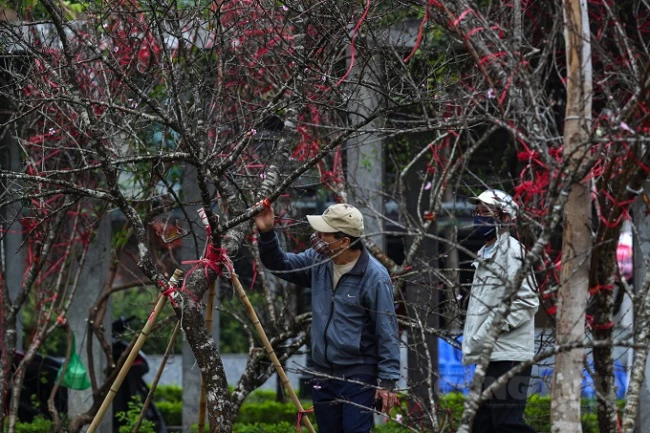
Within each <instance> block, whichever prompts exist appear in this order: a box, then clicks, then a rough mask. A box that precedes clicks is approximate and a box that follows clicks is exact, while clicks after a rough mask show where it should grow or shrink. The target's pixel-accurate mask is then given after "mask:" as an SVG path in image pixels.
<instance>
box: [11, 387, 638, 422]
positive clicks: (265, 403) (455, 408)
mask: <svg viewBox="0 0 650 433" xmlns="http://www.w3.org/2000/svg"><path fill="white" fill-rule="evenodd" d="M155 400H156V405H157V406H158V409H159V410H160V412H161V414H162V416H163V418H164V419H165V422H166V423H167V425H168V426H177V425H181V415H182V407H183V403H182V389H181V388H180V387H178V386H160V387H158V389H156V393H155ZM310 404H311V403H309V402H305V403H304V404H303V405H304V406H305V407H308V406H310ZM464 404H465V396H464V395H463V394H461V393H450V394H446V395H443V396H441V397H440V408H441V410H440V413H441V414H444V413H449V414H451V418H452V422H453V425H454V428H456V427H458V422H459V421H460V418H461V415H462V413H463V405H464ZM624 404H625V401H623V400H621V401H619V402H618V405H619V408H622V407H623V406H624ZM397 411H401V412H402V414H403V415H405V418H406V415H407V414H408V408H406V407H405V405H404V406H403V407H402V408H399V409H396V410H395V413H397ZM550 413H551V399H550V397H548V396H539V395H532V396H531V397H530V398H529V399H528V405H527V407H526V412H525V418H526V420H527V421H528V423H529V424H530V425H531V426H532V427H533V428H534V429H535V431H536V432H539V433H547V432H550V431H551V423H550ZM310 419H311V420H312V422H314V417H313V415H311V416H310ZM314 424H315V422H314ZM295 425H296V408H295V407H294V406H293V404H292V403H279V402H277V401H275V392H274V391H264V390H258V391H255V392H254V393H252V394H251V395H249V396H248V397H247V398H246V400H245V402H244V404H243V405H242V407H241V409H240V411H239V414H238V415H237V418H236V419H235V423H234V425H233V431H234V433H284V432H290V431H295ZM51 430H52V422H51V421H49V420H46V419H43V418H36V419H35V420H34V422H32V423H18V425H17V429H16V432H17V433H49V432H50V431H51ZM582 430H583V433H597V432H598V418H597V415H596V404H595V401H594V400H587V399H583V400H582ZM303 431H305V429H303ZM402 431H405V428H404V427H403V426H401V425H399V424H397V423H395V422H389V423H387V424H382V425H378V426H376V427H375V432H376V433H398V432H402Z"/></svg>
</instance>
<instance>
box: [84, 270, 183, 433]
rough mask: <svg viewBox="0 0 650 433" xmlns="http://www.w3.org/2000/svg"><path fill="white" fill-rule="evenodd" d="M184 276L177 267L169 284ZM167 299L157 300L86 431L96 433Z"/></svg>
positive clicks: (173, 283) (161, 297)
mask: <svg viewBox="0 0 650 433" xmlns="http://www.w3.org/2000/svg"><path fill="white" fill-rule="evenodd" d="M182 278H183V271H182V270H180V269H176V270H175V271H174V275H172V277H171V278H170V279H169V285H170V286H174V287H176V286H177V285H178V283H179V282H180V281H181V279H182ZM166 301H167V297H165V296H162V295H161V296H160V297H159V298H158V301H156V305H155V306H154V308H153V312H152V313H151V316H149V319H148V320H147V322H146V323H145V324H144V327H143V328H142V331H140V335H139V336H138V339H137V340H136V342H135V344H134V345H133V349H131V353H129V356H128V357H127V358H126V361H124V365H123V366H122V368H121V369H120V372H119V374H118V375H117V377H116V378H115V381H114V382H113V384H112V385H111V387H110V389H109V390H108V394H106V397H105V398H104V401H103V402H102V405H101V406H100V407H99V410H98V411H97V414H96V415H95V418H93V422H92V423H91V424H90V427H89V428H88V430H87V431H86V433H94V432H95V431H96V430H97V428H98V427H99V423H100V422H101V421H102V419H103V418H104V415H105V414H106V411H108V408H109V407H110V406H111V403H112V402H113V399H114V398H115V396H116V395H117V391H118V390H119V389H120V386H121V385H122V382H124V378H125V377H126V375H127V374H128V373H129V370H130V369H131V365H132V364H133V361H135V358H136V357H137V356H138V352H140V349H141V348H142V345H143V344H144V342H145V340H146V339H147V337H148V336H149V333H150V332H151V328H153V324H154V323H155V322H156V319H157V318H158V315H160V312H161V311H162V309H163V307H164V306H165V302H166Z"/></svg>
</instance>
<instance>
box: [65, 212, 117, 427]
mask: <svg viewBox="0 0 650 433" xmlns="http://www.w3.org/2000/svg"><path fill="white" fill-rule="evenodd" d="M110 248H111V221H110V216H104V217H103V218H102V219H101V221H100V223H99V226H98V228H97V232H96V234H95V237H94V238H93V240H92V242H91V244H90V250H89V253H88V257H87V260H86V263H85V264H84V268H83V270H82V274H81V277H80V280H79V288H78V289H77V292H76V294H75V296H74V300H73V301H72V304H71V306H70V310H69V312H68V317H67V319H68V323H69V325H70V328H71V329H72V332H73V333H74V336H75V339H76V341H77V348H76V349H77V354H78V355H79V356H80V357H81V361H82V362H83V364H84V365H85V366H86V368H88V365H89V364H88V362H89V361H88V354H87V350H86V339H87V336H88V332H89V331H88V323H87V320H88V314H89V308H90V307H91V306H92V305H94V304H95V302H96V301H97V298H98V297H99V296H100V294H101V293H102V289H103V288H104V284H105V283H106V279H107V278H108V267H109V263H110V254H111V251H110ZM103 325H104V330H105V338H107V340H108V341H111V340H110V338H111V309H110V305H109V306H108V307H107V310H106V314H105V316H104V323H103ZM93 360H94V363H95V364H94V368H95V372H96V374H98V375H100V376H99V377H98V378H97V380H98V383H102V382H103V381H104V379H105V376H104V372H105V371H106V356H105V355H104V352H103V351H102V349H101V347H100V346H99V344H97V343H95V344H93ZM91 403H92V389H87V390H84V391H76V390H72V389H69V390H68V414H69V415H70V416H71V417H74V416H76V415H79V414H81V413H83V412H86V411H87V410H88V409H89V408H90V406H91ZM111 413H112V412H111V411H109V412H108V414H107V415H106V416H105V417H104V419H103V420H102V423H101V424H100V428H99V431H102V432H111V431H113V430H112V425H113V418H112V417H111Z"/></svg>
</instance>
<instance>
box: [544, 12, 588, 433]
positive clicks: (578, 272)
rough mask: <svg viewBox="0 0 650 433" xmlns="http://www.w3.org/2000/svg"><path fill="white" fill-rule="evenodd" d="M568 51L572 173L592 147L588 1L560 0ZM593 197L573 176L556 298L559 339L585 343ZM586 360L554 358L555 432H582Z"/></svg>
mask: <svg viewBox="0 0 650 433" xmlns="http://www.w3.org/2000/svg"><path fill="white" fill-rule="evenodd" d="M562 5H563V10H564V19H565V41H566V52H567V108H566V118H565V126H564V155H565V156H566V158H567V161H568V164H569V166H568V173H569V175H571V174H572V173H575V172H576V171H579V169H580V167H581V164H582V161H583V158H584V157H585V155H586V153H587V151H588V146H587V144H588V139H589V135H590V130H591V49H590V43H589V23H588V20H587V5H586V1H584V0H564V1H563V2H562ZM585 209H587V210H588V209H591V200H590V196H589V185H588V183H587V182H586V181H584V180H582V179H578V180H577V181H574V183H573V185H572V187H571V190H570V192H569V199H568V202H567V204H566V207H565V211H564V212H565V222H564V233H563V240H562V274H561V285H560V289H559V291H558V301H557V329H556V342H557V344H558V345H564V344H570V343H576V342H582V341H583V340H584V338H585V329H584V320H585V310H586V306H587V296H588V293H589V291H588V289H589V255H590V248H591V243H592V241H591V218H590V212H588V211H587V212H585ZM583 362H584V351H583V350H581V349H578V350H571V351H567V352H562V353H559V354H558V355H557V356H556V358H555V371H554V374H553V387H552V395H551V423H552V431H553V433H560V432H567V431H570V432H581V431H582V425H581V423H580V391H581V390H580V382H581V379H582V370H583Z"/></svg>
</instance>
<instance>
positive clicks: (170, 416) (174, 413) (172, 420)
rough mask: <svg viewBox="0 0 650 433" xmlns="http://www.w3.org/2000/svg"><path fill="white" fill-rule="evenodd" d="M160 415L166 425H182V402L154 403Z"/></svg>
mask: <svg viewBox="0 0 650 433" xmlns="http://www.w3.org/2000/svg"><path fill="white" fill-rule="evenodd" d="M156 407H157V408H158V410H159V411H160V415H161V416H162V417H163V419H164V420H165V424H167V425H181V424H183V421H182V420H183V402H182V401H160V402H157V403H156Z"/></svg>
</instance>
